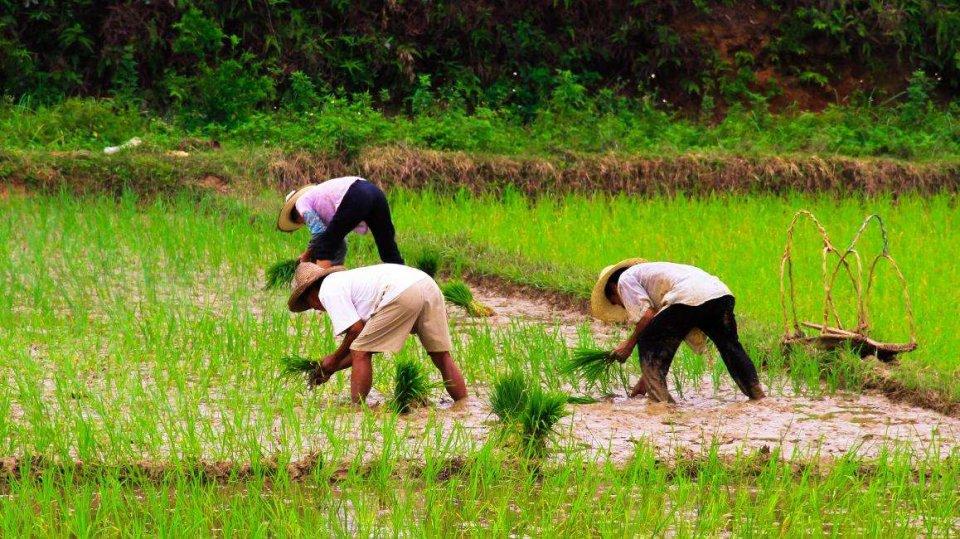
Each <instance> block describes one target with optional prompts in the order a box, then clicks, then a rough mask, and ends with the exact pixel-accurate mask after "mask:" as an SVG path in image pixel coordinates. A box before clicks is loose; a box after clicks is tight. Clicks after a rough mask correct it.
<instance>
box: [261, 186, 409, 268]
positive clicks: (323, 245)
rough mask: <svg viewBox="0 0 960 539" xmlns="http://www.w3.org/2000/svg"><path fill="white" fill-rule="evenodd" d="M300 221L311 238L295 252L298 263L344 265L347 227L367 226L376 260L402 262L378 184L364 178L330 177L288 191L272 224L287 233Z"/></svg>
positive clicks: (362, 228) (359, 231) (360, 228)
mask: <svg viewBox="0 0 960 539" xmlns="http://www.w3.org/2000/svg"><path fill="white" fill-rule="evenodd" d="M304 224H306V225H307V228H309V229H310V235H311V237H310V244H309V245H308V246H307V250H306V251H304V252H303V254H302V255H300V261H301V262H313V261H316V263H317V264H318V265H319V266H320V267H324V268H328V267H330V266H332V265H339V264H343V260H344V258H345V257H346V255H347V243H346V241H345V238H346V236H347V234H349V233H350V231H351V230H353V231H355V232H356V233H357V234H366V233H367V230H368V229H369V230H370V231H371V232H373V239H374V241H375V242H376V243H377V251H379V253H380V260H382V261H384V262H389V263H391V264H403V257H401V256H400V249H399V248H398V247H397V241H396V237H395V236H396V231H395V230H394V228H393V219H391V218H390V206H389V204H387V197H386V195H384V194H383V191H382V190H380V188H379V187H377V186H376V185H374V184H372V183H370V182H368V181H367V180H365V179H363V178H360V177H358V176H345V177H343V178H334V179H332V180H327V181H325V182H323V183H319V184H315V185H308V186H306V187H302V188H300V189H298V190H296V191H291V192H289V193H287V196H286V199H285V200H284V203H283V207H282V208H281V209H280V215H279V217H277V228H279V229H280V230H282V231H284V232H292V231H294V230H296V229H298V228H300V227H301V226H303V225H304Z"/></svg>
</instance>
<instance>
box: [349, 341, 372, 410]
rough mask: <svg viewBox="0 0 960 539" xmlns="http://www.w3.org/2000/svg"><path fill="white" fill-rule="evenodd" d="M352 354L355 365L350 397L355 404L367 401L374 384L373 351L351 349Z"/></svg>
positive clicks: (351, 374) (351, 376) (351, 379)
mask: <svg viewBox="0 0 960 539" xmlns="http://www.w3.org/2000/svg"><path fill="white" fill-rule="evenodd" d="M350 356H351V363H352V365H353V370H351V371H350V399H351V400H352V401H353V403H354V404H362V403H364V402H366V401H367V395H369V394H370V388H371V387H372V386H373V361H372V359H373V352H361V351H359V350H351V351H350Z"/></svg>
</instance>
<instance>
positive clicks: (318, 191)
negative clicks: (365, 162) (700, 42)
mask: <svg viewBox="0 0 960 539" xmlns="http://www.w3.org/2000/svg"><path fill="white" fill-rule="evenodd" d="M358 181H361V182H364V181H366V180H364V179H363V178H361V177H359V176H344V177H342V178H334V179H332V180H327V181H325V182H323V183H320V184H317V185H315V186H313V187H312V188H310V189H309V190H307V192H306V193H304V194H303V195H301V196H300V198H298V199H297V203H296V205H295V207H296V208H297V213H299V214H300V215H301V216H302V217H303V219H304V221H305V222H306V224H307V226H308V227H309V228H310V232H311V233H313V234H314V235H316V234H318V233H320V232H323V230H325V229H326V228H327V226H328V225H329V224H330V221H331V220H332V219H333V215H334V214H335V213H337V208H339V207H340V202H341V201H343V196H344V195H345V194H347V189H350V186H351V185H353V184H354V182H358ZM311 214H312V215H311ZM317 219H319V221H320V222H319V223H318V222H316V220H317ZM353 231H354V232H356V233H357V234H366V233H367V224H366V223H360V224H359V225H358V226H357V228H355V229H353Z"/></svg>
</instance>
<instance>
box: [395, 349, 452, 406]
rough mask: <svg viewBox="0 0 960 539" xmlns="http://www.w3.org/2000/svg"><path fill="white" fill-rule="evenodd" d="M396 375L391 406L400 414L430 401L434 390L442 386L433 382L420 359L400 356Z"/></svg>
mask: <svg viewBox="0 0 960 539" xmlns="http://www.w3.org/2000/svg"><path fill="white" fill-rule="evenodd" d="M396 364H397V373H396V376H395V377H394V386H393V398H392V399H391V400H390V407H391V408H393V410H394V411H396V412H397V413H398V414H405V413H407V412H409V411H410V409H411V408H413V407H415V406H422V405H424V404H427V403H428V402H430V398H431V397H432V396H433V392H434V391H435V390H436V389H438V388H439V387H441V386H442V385H443V384H442V383H440V382H431V381H430V376H429V375H428V374H427V371H426V369H424V368H423V365H422V364H420V362H419V361H416V360H414V359H410V358H398V359H397V361H396Z"/></svg>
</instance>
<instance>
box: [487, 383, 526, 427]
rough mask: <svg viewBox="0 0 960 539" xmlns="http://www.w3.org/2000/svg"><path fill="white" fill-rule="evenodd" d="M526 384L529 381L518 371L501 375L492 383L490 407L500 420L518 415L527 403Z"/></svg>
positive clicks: (514, 417)
mask: <svg viewBox="0 0 960 539" xmlns="http://www.w3.org/2000/svg"><path fill="white" fill-rule="evenodd" d="M528 386H529V381H528V380H527V379H526V377H525V376H524V375H523V374H522V373H519V372H513V373H510V374H507V375H505V376H502V377H500V378H498V379H497V381H496V382H494V383H493V392H492V393H491V394H490V409H491V410H492V411H493V413H494V414H496V416H497V417H499V418H500V421H504V422H506V421H511V420H513V419H516V418H517V416H519V415H520V413H521V412H522V411H523V409H524V407H526V405H527V388H528Z"/></svg>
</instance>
